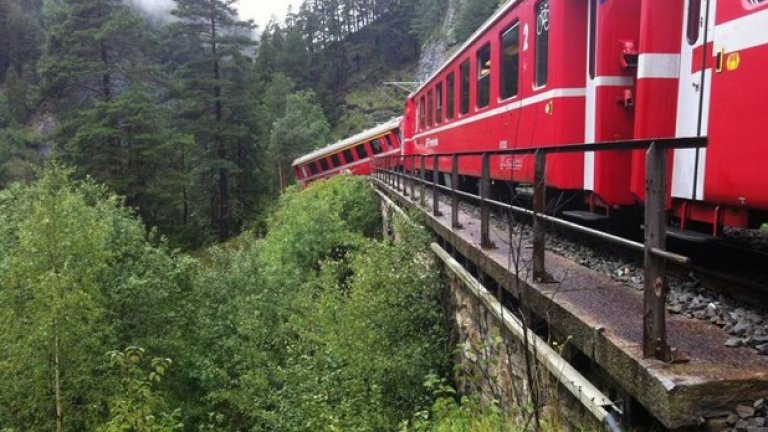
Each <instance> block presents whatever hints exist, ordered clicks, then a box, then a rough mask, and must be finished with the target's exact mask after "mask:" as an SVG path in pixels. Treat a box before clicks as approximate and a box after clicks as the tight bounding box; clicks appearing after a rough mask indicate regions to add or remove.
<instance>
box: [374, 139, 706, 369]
mask: <svg viewBox="0 0 768 432" xmlns="http://www.w3.org/2000/svg"><path fill="white" fill-rule="evenodd" d="M706 145H707V138H706V137H685V138H658V139H641V140H625V141H610V142H600V143H588V144H565V145H563V144H558V145H552V146H546V147H526V148H515V149H498V150H477V151H464V152H453V153H437V152H434V153H430V154H419V155H402V154H400V155H392V156H382V155H379V156H376V157H374V158H372V159H371V165H372V169H373V172H374V175H378V176H379V179H380V180H381V181H384V182H385V183H388V184H390V185H391V186H392V187H394V188H396V189H397V190H403V195H404V196H406V197H408V196H409V195H410V197H411V198H410V199H411V200H413V201H414V202H419V203H420V204H421V205H422V206H423V205H424V204H425V201H424V197H425V195H426V189H427V185H431V186H432V214H433V215H434V216H439V215H440V214H441V211H440V203H439V194H440V191H444V192H448V193H449V194H450V197H451V204H450V205H451V228H452V229H461V224H460V223H459V217H458V201H459V200H458V198H459V197H464V198H468V199H472V200H476V201H478V202H479V203H480V237H481V241H480V244H481V247H482V248H491V247H493V242H491V240H490V237H489V226H490V216H489V214H490V213H489V209H488V207H489V205H493V206H495V207H498V208H502V209H505V210H510V211H514V212H516V213H520V214H525V215H528V216H531V217H532V218H533V255H532V260H533V278H534V281H538V282H543V283H546V282H549V281H551V280H552V277H551V276H550V275H549V274H548V273H547V272H546V271H545V261H544V258H545V227H544V222H549V223H552V224H555V225H558V226H562V227H567V228H569V229H572V230H575V231H578V232H580V233H583V234H588V235H591V236H595V237H598V238H601V239H603V240H606V241H609V242H612V243H614V244H618V245H621V246H624V247H628V248H630V249H632V250H635V251H642V252H644V254H645V275H646V277H645V281H644V284H645V286H644V291H645V294H644V296H645V299H644V311H643V354H644V356H646V357H656V358H658V359H661V360H664V361H672V360H673V358H672V353H673V350H672V349H671V348H670V347H669V345H668V344H667V334H666V315H665V314H666V312H665V298H666V295H667V292H668V290H669V287H668V284H667V280H666V275H665V272H664V263H665V261H674V262H676V263H678V264H681V265H690V262H691V260H690V258H688V257H686V256H683V255H679V254H676V253H673V252H669V251H667V250H665V249H664V246H665V241H666V210H665V191H666V168H667V162H666V155H667V150H669V149H681V148H701V147H706ZM622 150H647V152H646V164H645V165H646V187H645V196H646V202H645V221H646V223H645V226H646V228H645V241H644V243H639V242H635V241H632V240H629V239H625V238H623V237H620V236H616V235H613V234H609V233H605V232H602V231H599V230H595V229H593V228H589V227H585V226H582V225H579V224H576V223H573V222H570V221H566V220H564V219H561V218H557V217H554V216H551V215H547V214H546V213H545V203H546V200H545V194H546V187H545V185H546V184H545V170H546V163H547V162H546V161H547V158H546V155H548V154H557V153H582V152H601V151H622ZM521 154H523V155H535V167H534V168H535V169H534V181H533V186H534V194H533V210H528V209H524V208H520V207H516V206H513V205H511V204H506V203H502V202H499V201H495V200H491V199H489V198H488V196H489V187H490V178H491V176H490V172H491V169H490V165H491V164H490V158H491V156H504V155H521ZM462 157H481V158H482V169H481V171H482V172H481V179H480V180H481V181H480V195H479V196H478V195H474V194H470V193H467V192H463V191H460V190H458V189H457V183H458V176H459V171H460V170H459V160H460V159H461V158H462ZM440 158H450V174H451V186H450V187H448V186H443V185H440V184H439V181H438V178H439V175H440ZM416 159H419V161H420V165H419V166H420V168H419V177H417V176H415V175H412V174H408V173H407V172H406V170H407V169H409V167H410V170H411V172H415V171H416V169H417V164H416ZM427 160H430V162H431V165H432V166H431V167H430V168H431V169H430V170H428V169H427V167H426V161H427ZM443 166H445V165H443ZM428 171H432V179H431V181H427V180H426V178H425V173H426V172H428ZM406 181H410V182H411V183H410V186H411V193H410V194H409V193H408V185H406V184H403V183H404V182H406ZM416 183H420V184H421V194H420V199H419V200H418V201H417V200H416V195H415V184H416Z"/></svg>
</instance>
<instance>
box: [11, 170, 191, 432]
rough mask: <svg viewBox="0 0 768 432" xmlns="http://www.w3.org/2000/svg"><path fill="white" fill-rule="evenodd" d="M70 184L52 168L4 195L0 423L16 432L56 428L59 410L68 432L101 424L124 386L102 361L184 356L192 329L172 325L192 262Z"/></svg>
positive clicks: (110, 203)
mask: <svg viewBox="0 0 768 432" xmlns="http://www.w3.org/2000/svg"><path fill="white" fill-rule="evenodd" d="M71 176H72V172H71V170H68V169H63V168H61V167H58V166H53V167H50V168H49V169H47V170H45V171H44V172H42V173H41V174H40V178H39V180H37V181H36V182H34V183H32V184H30V185H28V186H25V185H22V184H20V183H14V184H12V185H11V186H9V187H8V188H7V189H5V190H4V191H2V192H0V325H1V326H2V328H3V332H0V347H2V348H0V382H3V383H8V385H7V386H5V385H4V388H3V392H2V393H0V424H2V425H3V426H8V427H13V428H17V429H19V430H30V431H37V430H51V425H52V424H53V423H54V422H55V417H54V416H53V415H52V413H53V412H54V410H53V407H54V406H56V405H60V407H61V410H62V416H63V417H64V418H66V422H65V423H64V425H65V430H94V429H95V428H96V427H97V426H98V425H99V424H102V423H103V421H104V419H103V414H104V411H103V407H104V406H106V404H107V402H108V400H110V399H112V398H113V396H114V391H115V389H116V388H117V387H116V378H115V377H114V376H112V374H110V373H109V371H108V370H107V369H105V368H104V362H103V361H102V359H101V355H102V354H99V353H104V352H107V351H108V350H110V348H111V347H114V346H120V345H122V346H125V345H131V344H135V343H141V344H142V345H144V346H150V347H152V351H153V352H157V353H161V355H167V356H168V357H173V356H176V355H180V353H179V351H178V346H179V344H178V340H179V339H180V333H182V332H183V331H184V329H183V328H178V327H176V326H174V325H170V324H169V323H173V322H175V321H177V320H178V319H179V318H180V317H182V316H184V313H183V312H182V311H181V310H179V309H178V308H179V305H181V304H184V302H185V295H186V293H187V292H188V288H189V282H188V281H189V276H190V275H189V269H190V263H189V261H188V260H186V259H181V258H177V257H174V256H173V254H171V253H170V252H168V251H167V249H166V248H165V247H164V246H163V245H162V244H159V243H156V242H155V243H154V244H153V242H150V241H149V240H148V239H147V236H146V233H145V231H144V228H143V226H142V225H141V223H140V222H139V221H138V220H137V219H136V218H134V217H133V215H132V213H131V212H130V210H128V209H126V208H125V207H123V206H122V204H121V200H119V199H118V198H117V197H115V196H114V195H110V194H108V193H107V192H106V190H105V188H104V187H101V186H97V185H95V184H93V183H92V182H90V181H85V182H77V181H73V180H72V177H71ZM57 360H58V361H57ZM57 377H59V379H57ZM52 386H53V389H52Z"/></svg>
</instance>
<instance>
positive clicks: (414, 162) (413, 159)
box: [408, 155, 416, 201]
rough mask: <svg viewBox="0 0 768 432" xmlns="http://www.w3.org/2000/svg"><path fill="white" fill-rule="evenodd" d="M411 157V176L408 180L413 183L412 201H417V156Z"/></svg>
mask: <svg viewBox="0 0 768 432" xmlns="http://www.w3.org/2000/svg"><path fill="white" fill-rule="evenodd" d="M409 157H410V159H411V174H410V178H409V179H408V180H409V181H410V182H411V199H412V200H413V201H416V179H415V174H416V155H411V156H409Z"/></svg>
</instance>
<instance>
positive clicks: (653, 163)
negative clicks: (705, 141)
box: [643, 142, 672, 361]
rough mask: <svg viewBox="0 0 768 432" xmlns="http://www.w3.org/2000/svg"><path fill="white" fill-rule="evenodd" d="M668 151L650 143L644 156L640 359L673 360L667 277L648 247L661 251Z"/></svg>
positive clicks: (664, 225) (663, 231)
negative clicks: (667, 307) (642, 292)
mask: <svg viewBox="0 0 768 432" xmlns="http://www.w3.org/2000/svg"><path fill="white" fill-rule="evenodd" d="M666 168H667V151H666V149H665V148H664V147H663V146H660V145H658V143H656V142H653V143H651V146H650V147H649V148H648V152H647V153H646V155H645V286H644V289H645V292H644V299H643V305H644V306H643V356H644V357H646V358H647V357H655V358H657V359H659V360H663V361H671V360H672V351H671V349H670V348H669V345H668V344H667V323H666V309H665V300H666V298H667V291H668V289H669V287H668V286H667V277H666V275H665V272H664V264H665V260H664V258H661V257H659V256H656V255H655V254H652V253H651V248H658V249H664V248H665V247H666V236H667V232H666V231H667V213H666V208H665V194H666V188H667V185H666V183H667V173H666Z"/></svg>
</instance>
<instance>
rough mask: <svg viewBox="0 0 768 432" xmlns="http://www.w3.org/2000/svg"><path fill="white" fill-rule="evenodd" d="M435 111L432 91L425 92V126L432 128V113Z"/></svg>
mask: <svg viewBox="0 0 768 432" xmlns="http://www.w3.org/2000/svg"><path fill="white" fill-rule="evenodd" d="M434 110H435V98H434V94H433V93H432V90H430V91H428V92H427V126H432V119H433V111H434Z"/></svg>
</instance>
